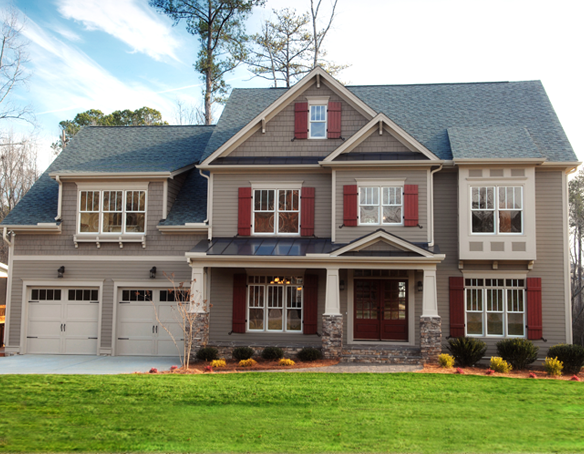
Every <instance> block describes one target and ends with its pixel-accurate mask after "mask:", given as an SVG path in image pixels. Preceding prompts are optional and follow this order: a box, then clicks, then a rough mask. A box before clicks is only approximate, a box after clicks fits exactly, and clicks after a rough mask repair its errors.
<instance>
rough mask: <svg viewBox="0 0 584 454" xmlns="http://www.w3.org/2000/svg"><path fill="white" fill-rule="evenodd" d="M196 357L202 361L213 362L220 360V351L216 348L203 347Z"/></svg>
mask: <svg viewBox="0 0 584 454" xmlns="http://www.w3.org/2000/svg"><path fill="white" fill-rule="evenodd" d="M196 357H197V359H200V360H201V361H213V360H214V359H219V350H217V349H216V348H214V347H203V348H200V349H199V351H198V352H197V354H196Z"/></svg>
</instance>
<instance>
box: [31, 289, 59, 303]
mask: <svg viewBox="0 0 584 454" xmlns="http://www.w3.org/2000/svg"><path fill="white" fill-rule="evenodd" d="M30 299H31V300H32V301H61V290H60V289H51V288H40V289H37V288H35V289H32V290H31V292H30Z"/></svg>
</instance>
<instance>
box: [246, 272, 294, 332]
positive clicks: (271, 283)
mask: <svg viewBox="0 0 584 454" xmlns="http://www.w3.org/2000/svg"><path fill="white" fill-rule="evenodd" d="M294 278H300V279H302V284H298V283H296V284H295V283H293V279H294ZM261 279H263V281H264V282H263V283H261V282H259V281H260V280H261ZM276 279H277V280H276ZM282 279H283V280H284V283H282ZM256 281H257V282H256ZM287 282H289V283H287ZM255 287H261V288H263V289H264V290H263V302H262V303H263V305H262V306H251V305H250V301H251V293H252V288H255ZM288 287H291V288H294V287H296V289H297V291H298V288H301V290H300V307H292V306H290V302H289V301H288V292H287V289H288ZM269 288H281V289H282V300H281V307H275V306H272V307H271V306H270V302H269V300H268V294H269ZM252 309H262V310H263V329H251V328H250V320H251V317H250V312H251V310H252ZM270 309H281V310H282V329H269V317H268V315H269V310H270ZM295 309H299V310H300V330H287V329H286V326H287V321H288V310H295ZM246 332H249V333H287V334H302V333H303V332H304V276H301V275H297V276H263V275H262V276H256V275H248V276H247V292H246Z"/></svg>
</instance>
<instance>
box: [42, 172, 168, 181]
mask: <svg viewBox="0 0 584 454" xmlns="http://www.w3.org/2000/svg"><path fill="white" fill-rule="evenodd" d="M49 177H51V178H52V179H54V180H56V179H57V177H59V178H60V179H61V180H63V181H66V180H69V181H80V180H103V179H108V180H136V179H140V180H144V179H149V180H153V179H166V178H173V177H174V174H173V172H127V173H120V172H100V173H95V172H80V173H57V172H52V173H49Z"/></svg>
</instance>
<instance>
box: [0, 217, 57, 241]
mask: <svg viewBox="0 0 584 454" xmlns="http://www.w3.org/2000/svg"><path fill="white" fill-rule="evenodd" d="M3 227H4V231H6V230H7V229H10V230H11V231H12V232H14V233H16V232H20V233H61V224H57V223H56V222H55V223H51V222H39V223H38V224H36V225H17V224H13V225H5V226H3ZM4 241H6V239H4Z"/></svg>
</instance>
